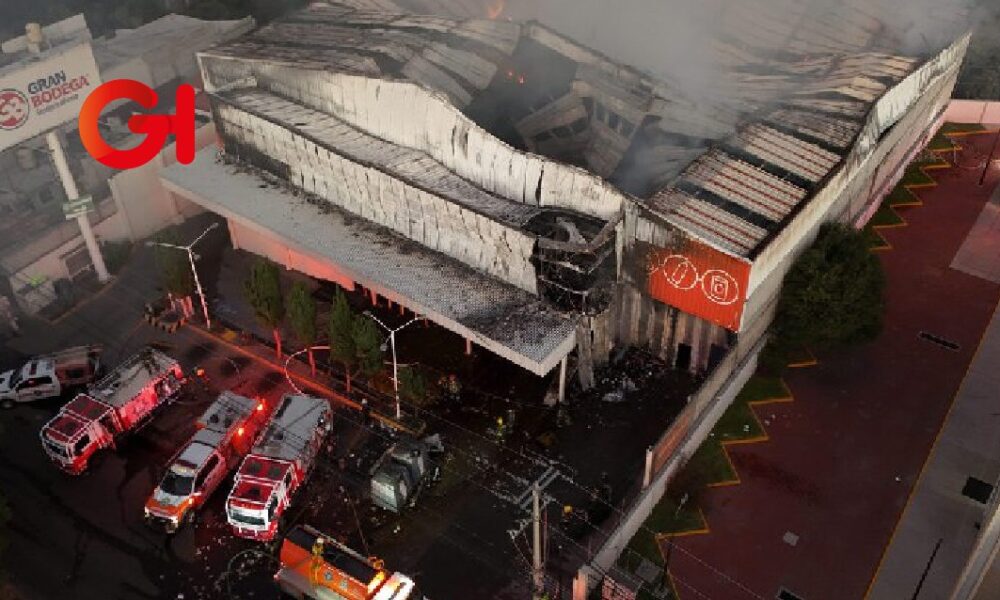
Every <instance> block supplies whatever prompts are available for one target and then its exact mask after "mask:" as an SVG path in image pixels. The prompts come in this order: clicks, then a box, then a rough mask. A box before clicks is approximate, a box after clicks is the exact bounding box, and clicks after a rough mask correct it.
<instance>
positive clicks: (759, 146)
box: [735, 124, 840, 183]
mask: <svg viewBox="0 0 1000 600" xmlns="http://www.w3.org/2000/svg"><path fill="white" fill-rule="evenodd" d="M736 140H737V143H736V144H735V145H736V146H737V147H738V148H740V149H741V150H743V151H745V152H747V153H749V154H752V155H753V156H756V157H758V158H761V159H763V160H765V161H767V162H769V163H771V164H773V165H776V166H778V167H781V168H782V169H785V170H787V171H789V172H791V173H794V174H795V175H798V176H800V177H803V178H805V179H808V180H809V181H812V182H813V183H815V182H818V181H819V180H821V179H823V177H824V176H825V175H826V174H827V173H829V172H830V170H831V169H833V168H834V167H835V166H837V163H838V162H840V157H839V156H837V155H836V154H834V153H832V152H829V151H827V150H824V149H823V148H820V147H819V146H817V145H815V144H811V143H809V142H807V141H805V140H801V139H799V138H796V137H794V136H791V135H787V134H784V133H781V132H780V131H777V130H776V129H773V128H771V127H767V126H766V125H760V124H753V125H750V126H748V127H746V128H745V129H743V131H741V132H740V133H739V134H737V136H736Z"/></svg>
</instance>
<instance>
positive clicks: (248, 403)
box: [145, 391, 269, 533]
mask: <svg viewBox="0 0 1000 600" xmlns="http://www.w3.org/2000/svg"><path fill="white" fill-rule="evenodd" d="M268 414H269V410H268V407H267V405H266V403H265V402H264V401H263V400H254V399H251V398H247V397H245V396H240V395H238V394H235V393H233V392H231V391H226V392H223V393H222V394H220V395H219V397H218V398H217V399H216V400H215V402H213V403H212V405H211V406H209V407H208V410H206V411H205V414H203V415H202V416H201V418H199V419H198V421H197V423H196V424H195V427H196V429H197V431H195V434H194V435H193V436H191V439H190V440H188V443H187V444H185V445H184V447H183V448H182V449H181V450H180V452H178V453H177V454H176V455H175V456H174V459H173V460H172V461H171V464H170V467H168V469H167V472H166V474H164V476H163V479H162V480H161V481H160V483H159V485H157V486H156V489H155V490H153V494H152V496H150V498H149V500H147V501H146V507H145V513H146V520H147V521H148V522H149V523H150V524H151V525H159V526H162V527H163V528H164V529H165V530H166V531H167V532H168V533H173V532H174V531H177V529H178V528H179V527H180V526H181V525H183V524H185V523H189V522H191V521H193V520H194V515H195V513H196V511H197V510H198V509H199V508H201V506H203V505H204V504H205V502H206V501H207V500H208V498H209V497H210V496H211V495H212V493H213V492H214V491H215V490H216V488H218V487H219V484H220V483H222V480H223V479H225V477H226V475H228V474H229V473H230V472H231V471H232V470H233V468H234V467H236V465H237V464H238V463H239V461H240V460H241V459H242V458H243V457H244V456H246V455H247V453H248V452H249V451H250V448H252V447H253V444H254V441H255V440H256V439H257V436H258V435H259V434H260V432H261V430H262V429H263V427H264V424H265V423H266V422H267V420H268Z"/></svg>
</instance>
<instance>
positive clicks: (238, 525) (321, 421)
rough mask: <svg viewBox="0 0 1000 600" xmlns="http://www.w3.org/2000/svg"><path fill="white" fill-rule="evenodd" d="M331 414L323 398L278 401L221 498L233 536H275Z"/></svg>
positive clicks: (287, 397) (309, 468)
mask: <svg viewBox="0 0 1000 600" xmlns="http://www.w3.org/2000/svg"><path fill="white" fill-rule="evenodd" d="M330 416H331V410H330V403H329V402H327V401H326V400H325V399H323V398H315V397H312V396H305V395H297V394H288V395H285V396H284V397H283V398H282V399H281V402H280V404H279V405H278V407H277V409H275V411H274V414H273V416H272V417H271V420H270V422H269V423H268V425H267V427H266V428H265V430H264V433H263V434H262V435H261V437H260V439H259V440H258V441H257V443H256V444H255V445H254V447H253V450H252V451H251V452H250V454H249V455H248V456H247V457H246V458H245V459H244V460H243V464H242V465H241V466H240V469H239V471H238V472H237V473H236V479H235V481H234V482H233V489H232V492H230V494H229V498H228V499H227V500H226V517H227V519H228V520H229V525H230V526H231V527H232V528H233V532H234V533H235V534H236V535H238V536H241V537H245V538H250V539H254V540H260V541H270V540H272V539H274V536H275V534H276V533H277V530H278V524H279V522H280V520H281V517H282V515H283V514H284V512H285V510H286V509H287V508H288V506H289V504H290V503H291V499H292V498H293V497H294V495H295V493H296V492H297V491H298V489H299V488H300V487H301V486H302V484H303V483H304V482H305V480H306V478H307V477H308V476H309V474H310V472H311V471H312V467H313V464H314V463H315V461H316V456H317V454H319V452H320V450H321V449H322V446H323V442H324V440H325V439H326V437H327V435H328V434H329V432H330Z"/></svg>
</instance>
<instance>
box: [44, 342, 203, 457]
mask: <svg viewBox="0 0 1000 600" xmlns="http://www.w3.org/2000/svg"><path fill="white" fill-rule="evenodd" d="M183 383H184V374H183V372H182V371H181V366H180V364H179V363H178V362H177V361H176V360H174V359H172V358H170V357H169V356H167V355H166V354H164V353H162V352H159V351H158V350H154V349H152V348H146V349H145V350H143V351H141V352H139V353H138V354H136V355H135V356H133V357H132V358H130V359H129V360H127V361H125V362H124V363H122V364H121V365H118V367H116V368H115V369H114V370H113V371H111V372H110V373H108V374H107V375H106V376H105V377H104V378H103V379H101V380H100V381H98V382H97V384H96V385H94V386H93V387H92V388H91V389H90V391H88V392H87V393H86V394H80V395H78V396H77V397H76V398H74V399H73V400H71V401H70V402H69V403H67V404H66V405H65V406H63V407H62V409H60V410H59V412H58V413H57V414H56V416H55V417H53V418H52V419H51V420H50V421H49V422H48V423H46V424H45V426H44V427H42V431H41V433H40V434H39V435H40V437H41V439H42V448H44V449H45V453H46V454H48V455H49V458H51V459H52V461H53V462H54V463H56V465H58V466H59V467H60V468H62V469H63V470H64V471H66V472H68V473H71V474H73V475H77V474H79V473H82V472H83V471H84V470H85V469H86V468H87V464H88V462H89V461H90V457H91V456H93V454H94V453H95V452H97V451H98V450H100V449H101V448H107V447H109V446H110V447H114V445H115V442H116V441H117V440H118V439H119V438H121V437H122V436H123V435H125V434H127V433H131V432H135V431H137V430H139V429H140V428H141V427H142V426H143V425H144V424H146V423H147V422H149V419H150V418H151V417H152V416H153V414H154V413H155V411H156V410H157V409H158V408H160V407H162V406H164V405H165V404H167V403H168V402H170V401H171V400H173V399H174V397H176V395H177V392H178V391H179V390H180V388H181V385H182V384H183Z"/></svg>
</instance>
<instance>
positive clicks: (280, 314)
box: [243, 259, 285, 358]
mask: <svg viewBox="0 0 1000 600" xmlns="http://www.w3.org/2000/svg"><path fill="white" fill-rule="evenodd" d="M243 291H244V292H245V294H246V298H247V302H249V303H250V306H252V307H253V309H254V312H255V313H256V314H257V319H258V320H260V322H261V324H263V325H264V326H265V327H270V328H271V332H272V333H273V334H274V345H275V351H276V353H277V355H278V358H281V331H280V330H279V328H280V327H281V322H282V321H283V320H284V318H285V303H284V301H283V298H282V295H281V272H280V271H279V270H278V266H277V265H275V264H274V263H272V262H270V261H267V260H263V259H261V260H258V261H257V262H256V264H254V266H253V269H251V270H250V278H249V279H248V280H246V281H245V282H244V284H243Z"/></svg>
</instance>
